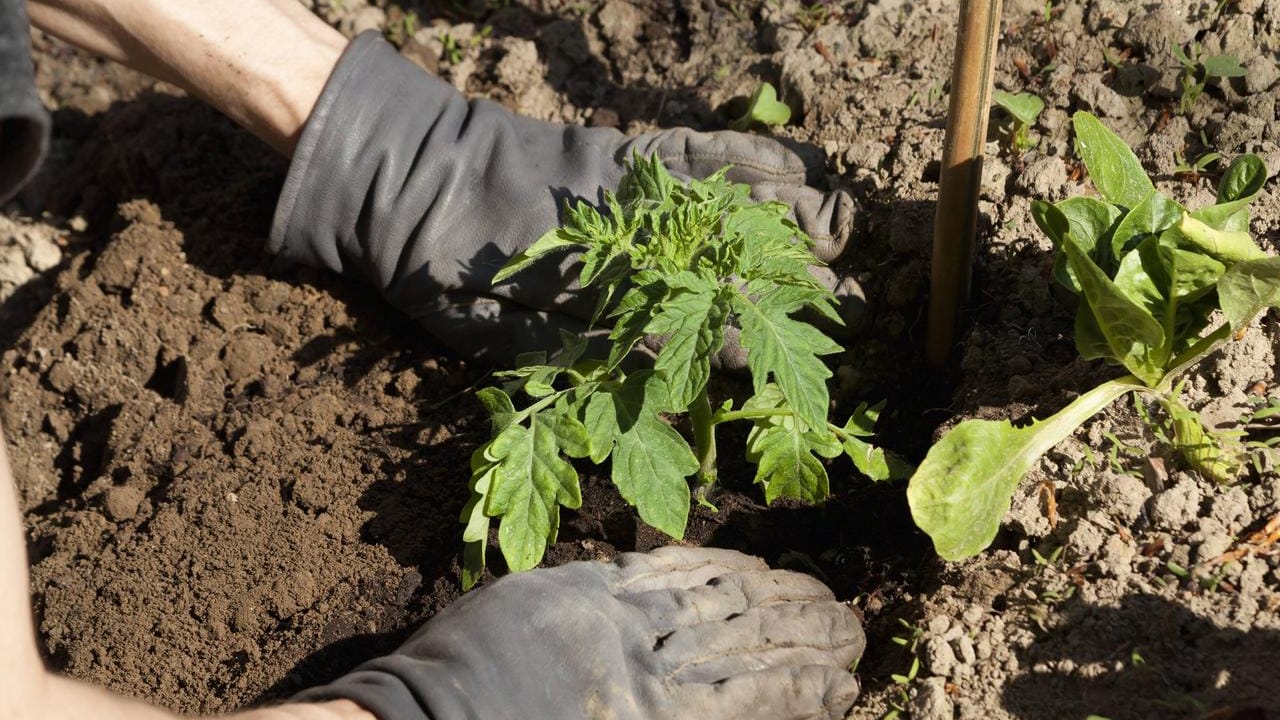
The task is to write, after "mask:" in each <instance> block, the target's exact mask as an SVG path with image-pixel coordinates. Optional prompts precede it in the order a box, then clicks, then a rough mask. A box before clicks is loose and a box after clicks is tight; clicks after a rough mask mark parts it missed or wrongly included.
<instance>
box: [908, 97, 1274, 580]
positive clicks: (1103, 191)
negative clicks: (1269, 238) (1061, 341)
mask: <svg viewBox="0 0 1280 720" xmlns="http://www.w3.org/2000/svg"><path fill="white" fill-rule="evenodd" d="M1073 124H1074V127H1075V132H1076V151H1077V153H1078V154H1079V156H1080V158H1081V160H1082V161H1083V162H1084V166H1085V168H1086V169H1087V170H1088V173H1089V176H1090V178H1091V179H1092V180H1093V184H1094V186H1095V187H1096V188H1097V190H1098V193H1099V194H1100V195H1101V196H1102V197H1101V198H1100V199H1099V198H1093V197H1073V198H1068V199H1066V200H1063V201H1062V202H1059V203H1056V204H1051V203H1047V202H1044V201H1036V202H1035V203H1033V205H1032V216H1033V217H1034V219H1035V220H1036V223H1037V225H1039V226H1040V228H1041V230H1043V231H1044V232H1045V234H1046V235H1048V236H1049V238H1050V239H1051V240H1052V241H1053V243H1054V245H1055V246H1056V247H1057V248H1058V255H1057V258H1056V263H1055V265H1054V271H1053V275H1054V277H1055V279H1056V280H1057V281H1058V282H1059V283H1061V284H1063V285H1064V286H1066V287H1067V288H1068V289H1069V290H1070V291H1071V292H1073V293H1075V294H1076V295H1078V296H1079V305H1078V309H1077V313H1076V323H1075V336H1076V348H1077V350H1079V352H1080V355H1081V356H1082V357H1083V358H1084V359H1086V360H1092V359H1098V358H1100V359H1103V360H1105V361H1107V362H1108V363H1110V364H1113V365H1119V366H1121V367H1123V368H1125V369H1126V370H1128V372H1129V374H1127V375H1124V376H1123V377H1120V378H1116V379H1114V380H1110V381H1107V382H1105V383H1102V384H1101V385H1099V386H1097V387H1095V388H1093V389H1092V390H1089V391H1088V392H1086V393H1084V394H1083V395H1081V396H1079V397H1078V398H1076V400H1075V401H1074V402H1072V403H1071V404H1069V405H1068V406H1067V407H1065V408H1063V409H1062V410H1060V411H1059V412H1058V413H1056V414H1054V415H1053V416H1051V417H1049V418H1046V419H1044V420H1040V421H1036V422H1033V423H1031V424H1029V425H1026V426H1023V427H1015V426H1014V425H1013V424H1012V423H1010V422H1009V421H1008V420H1002V421H990V420H967V421H965V422H962V423H960V424H959V425H957V426H956V427H955V428H953V429H952V430H951V431H950V432H949V433H947V435H946V436H944V437H943V438H942V440H941V441H939V442H938V443H937V444H936V445H934V446H933V447H932V448H931V449H930V450H929V453H928V455H927V457H926V458H925V460H924V462H923V463H922V464H921V465H920V467H919V469H918V470H917V471H916V474H915V475H914V476H913V477H912V478H911V482H910V486H909V487H908V490H907V499H908V502H909V504H910V506H911V512H912V515H913V517H914V518H915V521H916V524H917V525H919V526H920V527H921V528H922V529H923V530H924V531H925V532H926V533H928V534H929V536H930V537H931V538H932V539H933V543H934V547H935V548H936V549H937V551H938V554H939V555H941V556H942V557H943V558H946V559H949V560H957V559H960V558H965V557H969V556H971V555H974V554H977V553H978V552H981V551H982V550H983V549H984V548H985V547H987V546H988V545H989V544H990V543H991V541H992V539H994V537H995V535H996V531H997V529H998V528H999V525H1000V520H1001V518H1002V517H1003V516H1004V514H1005V513H1006V512H1007V511H1008V509H1009V505H1010V501H1011V499H1012V497H1013V493H1014V490H1015V488H1016V487H1017V485H1018V482H1019V480H1020V479H1021V478H1022V476H1023V475H1024V474H1026V472H1027V471H1028V470H1030V469H1031V468H1032V467H1033V466H1034V465H1035V464H1036V462H1037V460H1038V459H1039V458H1040V456H1042V455H1043V454H1045V453H1046V452H1048V451H1049V450H1050V449H1051V448H1053V446H1055V445H1057V444H1058V443H1059V442H1061V441H1062V440H1064V439H1065V438H1067V437H1068V436H1070V435H1071V434H1072V433H1073V432H1075V430H1076V429H1077V428H1079V427H1080V426H1081V425H1083V424H1084V423H1085V422H1087V421H1088V420H1089V419H1090V418H1092V417H1093V416H1094V415H1096V414H1097V413H1099V412H1101V411H1102V410H1103V409H1105V408H1106V407H1107V406H1108V405H1110V404H1111V402H1112V401H1113V400H1116V399H1117V398H1119V397H1120V396H1122V395H1124V394H1126V393H1130V392H1143V393H1146V394H1149V395H1154V396H1156V397H1157V398H1160V399H1161V401H1162V404H1163V405H1164V407H1165V408H1166V410H1168V411H1169V412H1171V413H1173V414H1175V418H1174V419H1175V422H1177V423H1180V430H1178V427H1179V426H1177V425H1176V426H1175V431H1176V432H1175V438H1177V437H1179V436H1178V435H1177V432H1180V433H1181V435H1180V438H1181V439H1180V440H1178V443H1177V444H1179V445H1180V446H1181V447H1180V448H1179V449H1180V450H1182V452H1183V455H1184V456H1185V457H1187V459H1188V461H1189V463H1190V464H1191V465H1192V466H1193V467H1195V468H1197V469H1198V470H1200V472H1202V473H1203V474H1205V475H1206V476H1208V477H1211V478H1213V479H1215V480H1218V481H1220V482H1225V481H1229V480H1231V479H1233V477H1234V473H1235V472H1236V471H1237V467H1236V466H1235V465H1234V464H1232V463H1224V462H1223V458H1221V457H1219V456H1217V454H1216V453H1217V452H1218V451H1217V450H1215V449H1214V447H1213V444H1212V443H1206V442H1205V437H1206V433H1207V431H1206V430H1205V428H1204V427H1203V424H1202V422H1201V420H1200V418H1199V416H1198V415H1196V414H1195V413H1193V412H1191V411H1189V410H1187V411H1186V412H1185V413H1183V412H1181V410H1185V407H1183V406H1182V405H1181V402H1180V401H1179V400H1178V395H1177V391H1176V389H1175V388H1174V382H1175V380H1176V378H1177V377H1178V376H1179V375H1180V374H1182V373H1183V372H1184V371H1185V370H1187V369H1188V368H1189V367H1191V366H1193V365H1195V364H1196V363H1197V362H1198V361H1199V360H1200V359H1202V358H1204V357H1205V356H1206V355H1208V354H1209V353H1211V352H1213V351H1214V350H1216V349H1217V348H1218V347H1219V346H1220V345H1221V344H1222V343H1224V342H1226V341H1227V340H1228V339H1229V338H1230V337H1231V335H1232V334H1233V333H1242V332H1244V331H1245V330H1246V329H1247V328H1248V327H1249V324H1250V323H1251V322H1252V320H1253V318H1254V317H1255V316H1256V315H1257V314H1258V313H1259V312H1261V311H1263V310H1264V309H1266V308H1268V307H1277V306H1280V258H1277V257H1270V256H1268V255H1266V254H1265V253H1264V252H1263V251H1262V250H1261V249H1260V248H1259V247H1258V246H1257V244H1255V243H1254V241H1253V238H1252V237H1251V236H1250V235H1249V203H1250V202H1251V201H1252V200H1253V199H1254V198H1255V197H1256V196H1257V195H1258V193H1259V191H1260V190H1261V189H1262V185H1263V183H1264V182H1265V180H1266V178H1267V171H1266V168H1265V167H1264V166H1263V163H1262V161H1261V160H1260V159H1258V157H1257V156H1255V155H1241V156H1240V157H1238V158H1236V159H1235V161H1234V162H1233V163H1231V165H1230V167H1229V168H1228V169H1227V170H1226V172H1225V173H1224V174H1223V177H1222V180H1221V183H1220V184H1219V187H1218V194H1217V202H1216V203H1215V204H1213V205H1210V206H1208V207H1204V208H1201V209H1199V210H1194V211H1191V210H1188V209H1187V208H1185V207H1183V206H1182V205H1180V204H1178V203H1177V202H1174V201H1173V200H1171V199H1169V198H1168V197H1166V196H1165V195H1163V194H1162V193H1160V192H1159V191H1158V190H1156V188H1155V186H1154V185H1153V184H1152V182H1151V180H1150V179H1149V178H1148V177H1147V175H1146V173H1145V172H1143V170H1142V166H1141V164H1139V162H1138V159H1137V157H1136V156H1135V155H1134V154H1133V151H1132V150H1131V149H1129V146H1128V145H1126V144H1125V143H1124V141H1123V140H1121V139H1120V138H1119V137H1117V136H1116V135H1115V134H1114V133H1112V132H1111V131H1110V130H1108V129H1107V128H1106V127H1104V126H1103V125H1102V123H1101V122H1099V121H1098V119H1097V118H1096V117H1094V116H1093V115H1090V114H1089V113H1085V112H1079V113H1076V115H1075V117H1074V118H1073ZM1217 311H1221V313H1222V317H1223V318H1224V319H1225V321H1226V322H1225V323H1223V324H1222V325H1221V326H1220V327H1218V328H1216V329H1213V330H1209V327H1210V325H1211V322H1212V319H1213V316H1214V315H1215V313H1216V312H1217Z"/></svg>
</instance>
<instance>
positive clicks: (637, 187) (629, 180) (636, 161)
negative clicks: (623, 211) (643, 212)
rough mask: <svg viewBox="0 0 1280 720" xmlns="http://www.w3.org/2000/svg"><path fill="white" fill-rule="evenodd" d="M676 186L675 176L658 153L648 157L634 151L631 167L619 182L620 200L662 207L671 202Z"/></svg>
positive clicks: (625, 202)
mask: <svg viewBox="0 0 1280 720" xmlns="http://www.w3.org/2000/svg"><path fill="white" fill-rule="evenodd" d="M675 188H676V180H675V178H673V177H671V173H670V172H668V171H667V168H666V166H665V165H663V164H662V161H661V160H659V159H658V155H657V153H654V154H653V155H652V156H651V157H647V158H646V157H645V156H643V155H641V154H640V153H639V152H634V153H632V156H631V164H630V167H629V168H628V170H627V173H626V174H625V175H624V176H623V178H622V182H620V183H619V184H618V200H619V201H620V202H622V203H624V204H629V203H644V204H645V205H646V206H648V207H654V206H658V207H662V206H665V205H666V204H667V203H669V202H670V200H671V196H672V194H673V193H674V192H675Z"/></svg>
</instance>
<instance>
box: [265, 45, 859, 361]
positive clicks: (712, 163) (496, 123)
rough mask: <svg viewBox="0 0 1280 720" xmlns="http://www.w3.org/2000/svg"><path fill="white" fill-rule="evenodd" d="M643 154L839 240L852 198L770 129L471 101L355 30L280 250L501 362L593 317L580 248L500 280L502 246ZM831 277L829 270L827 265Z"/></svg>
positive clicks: (284, 208) (822, 247) (836, 245)
mask: <svg viewBox="0 0 1280 720" xmlns="http://www.w3.org/2000/svg"><path fill="white" fill-rule="evenodd" d="M633 152H639V153H641V154H643V155H646V156H647V155H650V154H652V153H657V154H658V156H659V157H660V158H661V159H662V160H663V162H664V163H665V164H666V165H667V167H668V168H669V169H670V170H671V171H672V172H673V173H675V174H677V175H683V176H688V177H703V176H706V175H709V174H711V173H712V172H714V171H716V170H718V169H720V168H721V167H723V166H725V165H728V164H732V166H733V170H731V171H730V173H729V178H730V179H731V180H734V181H736V182H742V183H747V184H749V185H751V186H752V187H753V193H752V194H753V197H754V198H755V199H756V200H770V199H777V200H783V201H785V202H787V203H789V204H791V205H792V206H793V207H794V208H795V215H796V219H797V221H798V223H799V225H800V226H801V228H802V229H804V230H805V232H807V233H808V234H809V235H810V237H812V238H813V239H814V241H815V244H816V247H815V252H816V254H817V255H818V257H819V259H821V260H823V261H828V260H832V259H834V258H835V257H837V256H838V255H839V254H840V253H841V252H842V251H843V249H844V247H845V243H846V241H847V240H848V238H849V233H850V231H851V229H852V226H853V215H854V202H853V200H852V199H851V198H850V197H849V195H847V194H846V193H843V192H836V193H830V194H824V193H820V192H818V191H817V190H814V189H812V188H809V187H806V186H805V176H806V166H805V163H804V162H803V161H802V160H801V158H800V157H799V156H798V155H797V154H796V153H795V152H793V151H792V150H790V149H788V148H786V147H785V146H783V145H782V144H780V143H779V142H777V141H775V140H773V139H770V138H765V137H759V136H754V135H746V134H741V133H735V132H715V133H697V132H693V131H690V130H684V129H674V130H665V131H662V132H657V133H652V134H647V135H641V136H638V137H632V138H628V137H626V136H624V135H622V134H621V133H619V132H618V131H617V130H614V129H611V128H583V127H575V126H565V125H557V124H553V123H549V122H543V121H540V120H532V119H529V118H523V117H520V116H517V115H514V114H512V113H511V112H509V111H507V110H506V109H504V108H503V107H502V106H500V105H498V104H496V103H493V102H489V101H486V100H475V101H472V102H468V101H467V100H465V99H464V98H463V97H462V95H460V94H459V93H458V92H457V91H456V90H455V89H454V88H453V87H452V86H450V85H449V84H447V83H445V82H443V81H442V80H440V79H438V78H435V77H432V76H431V75H429V74H427V73H426V72H424V71H422V70H421V69H420V68H418V67H417V66H416V65H414V64H412V63H410V62H409V61H408V60H405V59H404V58H402V57H400V56H399V55H398V54H396V52H395V50H394V49H393V48H392V47H391V46H390V45H389V44H387V43H386V42H385V41H383V40H382V39H381V37H379V36H378V35H377V34H376V33H372V32H370V33H365V34H363V35H361V36H359V37H357V38H356V39H355V40H354V41H352V43H351V45H350V46H349V47H348V48H347V50H346V52H345V54H344V55H343V56H342V59H341V60H340V61H339V63H338V65H337V67H336V68H335V69H334V71H333V74H332V75H331V77H330V78H329V81H328V84H327V85H326V87H325V89H324V92H323V93H322V95H321V97H320V99H319V101H318V102H317V104H316V107H315V109H314V110H313V111H312V114H311V118H310V119H309V120H308V122H307V126H306V128H305V129H304V131H303V133H302V137H301V139H300V140H299V142H298V146H297V150H296V152H295V154H294V158H293V163H292V165H291V167H290V169H289V175H288V178H287V179H286V181H285V186H284V190H283V191H282V193H281V197H280V203H279V205H278V207H277V209H276V218H275V224H274V227H273V229H272V234H271V249H272V250H274V251H276V252H278V253H279V254H280V256H281V257H283V258H285V259H287V260H293V261H299V262H303V263H306V264H309V265H315V266H320V267H325V268H329V269H332V270H334V271H338V272H344V273H348V274H351V275H355V276H357V277H360V278H362V279H364V280H365V281H367V282H370V283H372V284H373V285H375V286H376V287H378V288H379V289H380V290H381V291H382V292H383V294H384V295H385V296H386V297H387V299H388V300H390V301H391V302H392V303H393V304H394V305H396V306H397V307H399V308H401V309H402V310H404V311H405V312H406V313H408V314H409V315H410V316H412V317H413V318H415V319H416V320H418V321H420V322H421V323H422V324H423V325H424V326H425V327H426V328H427V329H428V330H429V331H430V332H431V333H433V334H434V335H436V336H437V337H438V338H439V339H441V340H443V341H444V342H446V343H447V344H449V345H451V346H452V347H453V348H454V349H455V350H458V351H459V352H461V353H463V354H465V355H469V356H475V357H484V358H486V359H488V360H490V361H491V362H494V363H498V364H504V363H509V362H510V361H511V359H512V358H513V357H514V356H515V355H516V354H517V353H519V352H523V351H526V350H533V349H549V348H554V347H559V342H560V341H559V336H558V332H557V330H558V329H559V328H566V329H569V330H571V331H575V332H581V331H583V330H585V329H586V320H585V319H586V318H589V317H590V314H591V310H592V306H591V303H590V302H589V301H587V300H585V299H583V298H579V297H577V296H576V295H575V294H574V293H571V292H568V288H569V287H570V285H571V281H570V279H569V273H568V270H569V268H570V265H571V261H570V260H566V261H565V262H564V263H563V264H562V265H561V266H560V267H559V268H556V267H555V266H554V265H553V264H550V263H542V264H539V266H536V267H535V268H533V269H531V270H530V271H529V272H526V273H522V274H521V275H520V276H518V277H517V278H516V281H515V282H513V283H507V284H503V285H500V286H499V287H496V288H495V287H492V285H491V280H492V278H493V275H494V273H496V272H497V270H498V269H499V268H500V267H502V265H503V263H505V262H506V260H507V258H509V257H510V256H511V255H513V254H515V253H516V252H518V251H520V250H521V249H523V248H525V247H527V246H528V245H529V244H531V243H532V242H533V241H534V240H536V239H537V238H538V237H539V236H540V235H542V234H543V233H544V232H545V231H547V230H549V229H551V228H553V227H555V226H557V225H559V213H560V211H561V210H562V209H563V207H564V203H565V200H576V199H586V200H589V201H591V202H598V201H599V200H600V199H601V189H602V188H603V189H607V190H613V189H616V188H617V185H618V181H619V179H620V178H621V177H622V174H623V163H624V161H626V160H627V159H629V158H630V157H631V155H632V153H633ZM827 281H828V285H834V276H831V275H830V274H829V271H828V278H827Z"/></svg>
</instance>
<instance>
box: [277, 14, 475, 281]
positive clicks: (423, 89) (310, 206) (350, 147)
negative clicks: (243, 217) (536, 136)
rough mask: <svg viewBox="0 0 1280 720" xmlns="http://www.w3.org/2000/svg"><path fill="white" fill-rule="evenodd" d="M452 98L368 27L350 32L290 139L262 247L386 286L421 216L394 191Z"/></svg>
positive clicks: (285, 260)
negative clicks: (295, 135)
mask: <svg viewBox="0 0 1280 720" xmlns="http://www.w3.org/2000/svg"><path fill="white" fill-rule="evenodd" d="M451 101H452V102H454V103H459V102H461V96H460V95H459V93H458V92H457V91H456V90H455V89H454V88H453V86H451V85H449V84H448V83H445V82H444V81H442V80H440V79H439V78H436V77H434V76H432V75H429V74H428V73H426V72H424V71H423V70H422V69H421V68H419V67H418V66H417V65H414V64H413V63H411V62H409V61H408V60H406V59H404V58H403V57H401V56H400V55H399V54H398V53H397V52H396V51H395V49H394V48H393V47H392V46H391V45H390V44H389V43H387V42H386V41H385V40H383V39H382V37H381V35H380V34H378V33H377V32H376V31H373V30H370V31H367V32H364V33H361V34H360V35H359V36H357V37H356V38H355V39H354V40H352V41H351V43H350V44H349V45H348V46H347V48H346V50H345V51H344V52H343V54H342V56H341V58H339V60H338V63H337V65H336V66H335V67H334V69H333V72H332V73H331V74H330V76H329V79H328V81H327V82H326V83H325V86H324V90H323V91H322V92H321V93H320V98H319V99H318V100H317V101H316V105H315V108H314V109H312V111H311V116H310V117H309V118H308V120H307V124H306V126H305V127H304V128H303V131H302V135H301V137H300V138H299V140H298V145H297V147H296V149H295V151H294V156H293V161H292V162H291V163H290V166H289V173H288V175H287V176H286V178H285V182H284V187H283V188H282V189H281V192H280V200H279V202H278V203H277V205H276V213H275V219H274V222H273V223H272V228H271V237H270V240H269V242H268V244H267V249H268V250H269V251H271V252H272V253H275V254H276V255H277V256H278V258H279V261H280V262H281V263H282V264H286V265H291V264H298V263H300V264H304V265H310V266H312V267H319V268H324V269H328V270H332V271H334V272H338V273H344V274H347V275H353V276H355V277H357V278H359V279H361V280H363V281H365V282H368V283H370V284H372V285H373V286H374V287H376V288H378V289H379V290H382V291H383V292H384V293H385V292H386V291H387V290H388V288H389V286H390V285H391V284H392V283H393V282H394V280H395V279H396V276H397V269H398V265H399V263H400V262H401V260H402V252H403V251H404V250H405V249H406V248H407V247H409V246H410V242H411V240H412V237H413V235H414V231H415V230H417V229H418V228H417V226H418V224H419V223H420V222H421V221H422V218H423V208H422V207H421V206H419V205H417V204H413V205H412V206H410V204H408V203H403V202H399V203H398V202H396V199H397V197H398V193H399V192H401V190H402V189H404V188H405V185H406V183H407V182H408V181H410V180H411V179H412V178H413V171H414V168H415V165H416V164H417V163H419V161H420V160H421V158H420V155H421V154H422V153H423V152H424V151H425V149H426V145H427V141H428V139H429V136H430V133H431V130H432V129H433V127H435V125H436V123H437V121H438V118H439V116H440V115H441V113H443V112H445V110H446V107H447V106H448V105H449V104H450V102H451ZM461 104H462V105H463V106H464V107H465V102H461ZM375 239H376V241H375Z"/></svg>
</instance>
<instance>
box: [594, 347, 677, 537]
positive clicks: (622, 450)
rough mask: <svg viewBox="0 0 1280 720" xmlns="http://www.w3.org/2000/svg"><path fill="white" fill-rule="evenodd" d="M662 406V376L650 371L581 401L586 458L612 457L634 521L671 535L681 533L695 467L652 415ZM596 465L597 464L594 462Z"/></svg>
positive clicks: (672, 432)
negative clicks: (637, 515) (633, 511)
mask: <svg viewBox="0 0 1280 720" xmlns="http://www.w3.org/2000/svg"><path fill="white" fill-rule="evenodd" d="M666 403H667V399H666V384H665V381H664V380H663V378H662V377H661V376H659V375H656V374H655V373H653V372H650V371H641V372H636V373H632V374H631V375H630V376H628V377H627V380H626V382H624V383H623V384H621V385H620V386H619V385H616V384H615V385H610V386H608V387H605V388H603V389H602V390H600V391H597V392H596V393H595V394H594V395H592V396H591V398H590V400H589V401H588V403H587V410H586V418H587V421H586V424H587V428H588V431H589V432H590V434H591V443H590V444H591V451H592V456H591V457H592V459H593V460H595V459H596V458H597V457H599V458H600V459H603V458H605V457H607V456H608V455H609V454H610V453H612V454H613V467H612V477H613V482H614V484H615V485H616V486H617V487H618V491H619V492H620V493H621V494H622V497H623V499H625V500H626V501H627V502H629V503H631V504H632V505H634V506H635V507H636V510H637V511H638V512H639V513H640V519H642V520H644V521H645V522H646V523H648V524H649V525H651V526H653V527H655V528H657V529H659V530H661V531H663V532H665V533H667V534H668V535H670V536H671V537H674V538H680V537H683V535H684V528H685V523H686V522H687V521H688V517H689V484H688V482H687V481H686V479H685V478H687V477H688V476H690V475H692V474H693V473H694V472H696V471H697V469H698V461H697V459H696V458H694V455H693V451H692V450H690V449H689V445H688V443H686V442H685V441H684V438H682V437H680V434H679V433H677V432H676V431H675V430H674V429H673V428H672V427H671V426H670V425H668V424H667V423H666V422H665V421H664V420H663V419H662V418H661V417H659V415H658V412H659V411H660V409H661V408H662V407H664V406H665V405H666ZM597 462H598V461H597Z"/></svg>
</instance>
